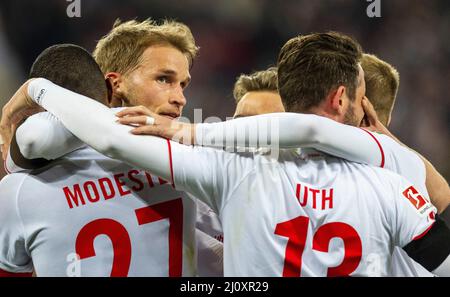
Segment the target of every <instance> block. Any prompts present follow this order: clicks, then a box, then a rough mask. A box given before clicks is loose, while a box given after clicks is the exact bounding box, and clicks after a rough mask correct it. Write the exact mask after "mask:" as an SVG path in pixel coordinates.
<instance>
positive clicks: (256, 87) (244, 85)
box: [233, 67, 278, 103]
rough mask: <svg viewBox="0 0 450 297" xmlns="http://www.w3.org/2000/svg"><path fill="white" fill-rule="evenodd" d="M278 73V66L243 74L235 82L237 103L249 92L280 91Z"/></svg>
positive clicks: (234, 91) (234, 94) (234, 93)
mask: <svg viewBox="0 0 450 297" xmlns="http://www.w3.org/2000/svg"><path fill="white" fill-rule="evenodd" d="M277 85H278V74H277V68H276V67H270V68H268V69H267V70H262V71H256V72H253V73H252V74H250V75H246V74H241V76H239V78H238V79H237V81H236V83H235V84H234V89H233V96H234V99H235V100H236V103H239V101H240V100H241V99H242V97H244V95H245V94H246V93H248V92H252V91H271V92H278V88H277Z"/></svg>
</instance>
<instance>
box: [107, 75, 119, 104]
mask: <svg viewBox="0 0 450 297" xmlns="http://www.w3.org/2000/svg"><path fill="white" fill-rule="evenodd" d="M105 81H106V87H107V88H108V105H109V106H110V107H121V106H122V100H121V99H120V98H122V89H121V86H122V75H121V74H120V73H117V72H108V73H106V75H105Z"/></svg>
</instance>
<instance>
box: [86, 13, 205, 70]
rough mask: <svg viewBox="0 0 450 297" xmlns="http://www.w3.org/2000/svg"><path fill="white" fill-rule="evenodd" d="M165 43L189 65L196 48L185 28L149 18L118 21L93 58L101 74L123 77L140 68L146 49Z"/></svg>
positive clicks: (170, 21) (192, 38)
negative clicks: (158, 22)
mask: <svg viewBox="0 0 450 297" xmlns="http://www.w3.org/2000/svg"><path fill="white" fill-rule="evenodd" d="M165 44H168V45H171V46H173V47H175V48H177V49H178V50H180V51H181V52H182V53H183V54H184V55H185V56H186V57H187V59H188V61H189V66H190V67H191V66H192V63H193V61H194V58H195V57H196V55H197V53H198V49H199V48H198V47H197V46H196V45H195V39H194V36H193V35H192V32H191V30H190V29H189V27H188V26H186V25H185V24H182V23H179V22H175V21H172V20H164V21H163V22H162V23H161V24H157V23H156V22H155V21H153V20H151V19H147V20H145V21H142V22H138V21H136V20H131V21H127V22H124V23H122V22H121V20H120V19H117V20H116V21H115V23H114V25H113V28H112V29H111V31H110V32H109V33H108V34H107V35H105V36H103V37H102V39H100V40H99V41H98V43H97V46H96V47H95V50H94V53H93V56H94V58H95V60H96V61H97V63H98V64H99V66H100V68H101V70H102V72H103V73H104V74H105V73H107V72H119V73H122V74H125V73H127V72H128V71H131V70H133V69H134V68H136V67H137V66H138V65H139V62H140V58H141V56H142V53H143V52H144V51H145V50H146V49H147V48H148V47H149V46H152V45H165Z"/></svg>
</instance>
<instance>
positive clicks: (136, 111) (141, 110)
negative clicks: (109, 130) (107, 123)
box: [116, 106, 153, 118]
mask: <svg viewBox="0 0 450 297" xmlns="http://www.w3.org/2000/svg"><path fill="white" fill-rule="evenodd" d="M137 115H147V116H153V113H152V112H151V111H150V110H149V109H148V108H146V107H144V106H134V107H128V108H126V109H124V110H121V111H120V112H118V113H117V114H116V116H117V117H119V118H122V117H126V116H137Z"/></svg>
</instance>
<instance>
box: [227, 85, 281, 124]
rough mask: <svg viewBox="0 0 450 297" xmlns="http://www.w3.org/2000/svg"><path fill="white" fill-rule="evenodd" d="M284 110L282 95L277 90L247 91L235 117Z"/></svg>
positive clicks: (238, 105)
mask: <svg viewBox="0 0 450 297" xmlns="http://www.w3.org/2000/svg"><path fill="white" fill-rule="evenodd" d="M272 112H284V107H283V103H282V102H281V97H280V95H279V94H278V93H277V92H269V91H256V92H248V93H246V94H245V95H244V96H243V97H242V98H241V100H240V101H239V103H238V104H237V106H236V111H235V113H234V118H239V117H248V116H253V115H258V114H265V113H272Z"/></svg>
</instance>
